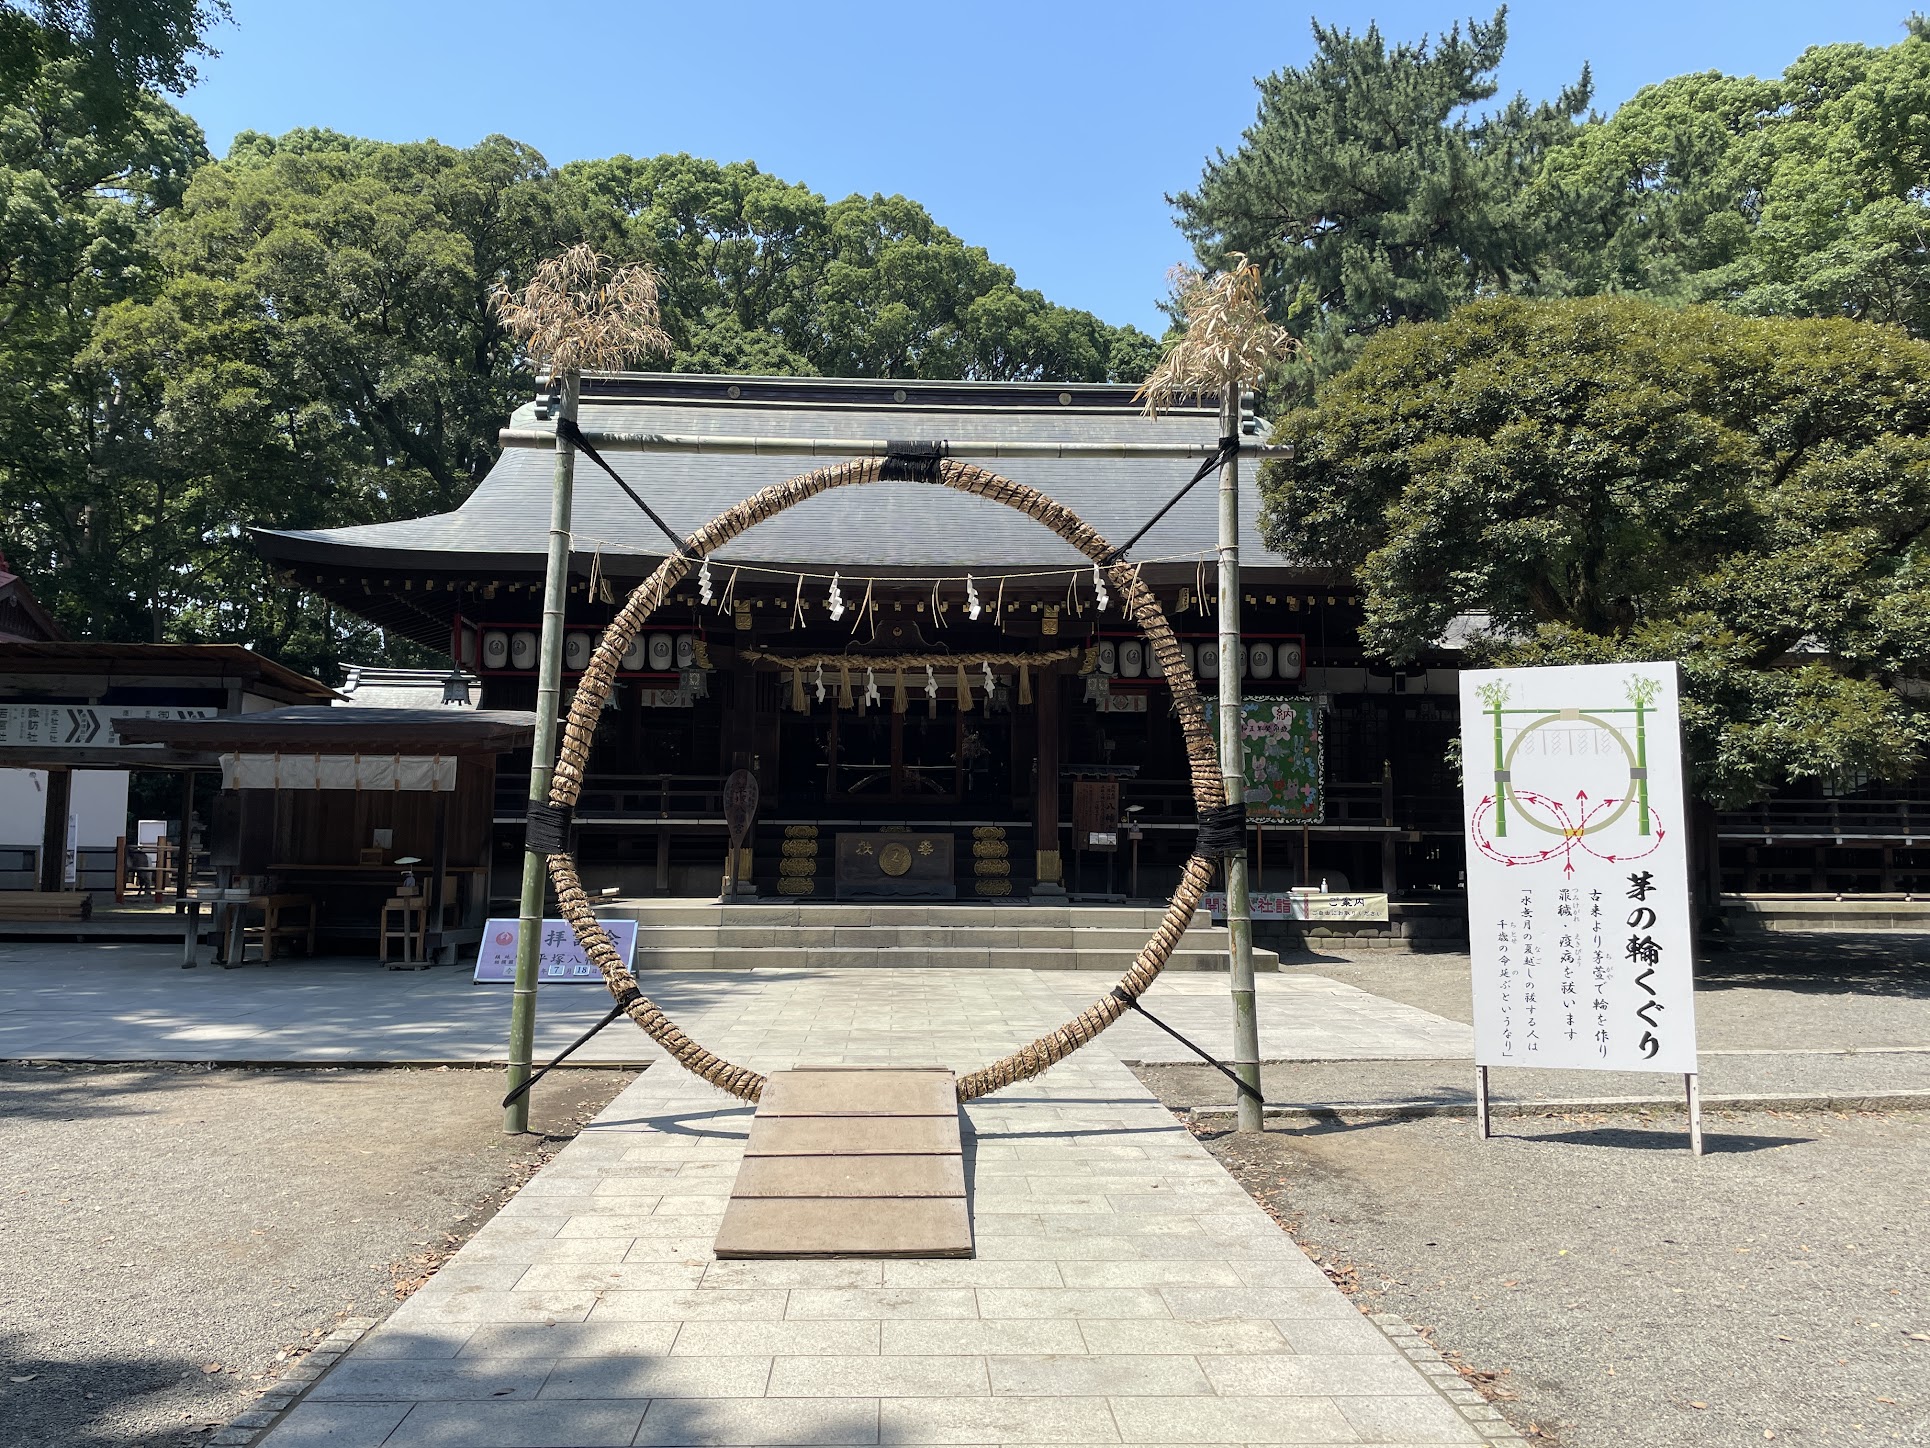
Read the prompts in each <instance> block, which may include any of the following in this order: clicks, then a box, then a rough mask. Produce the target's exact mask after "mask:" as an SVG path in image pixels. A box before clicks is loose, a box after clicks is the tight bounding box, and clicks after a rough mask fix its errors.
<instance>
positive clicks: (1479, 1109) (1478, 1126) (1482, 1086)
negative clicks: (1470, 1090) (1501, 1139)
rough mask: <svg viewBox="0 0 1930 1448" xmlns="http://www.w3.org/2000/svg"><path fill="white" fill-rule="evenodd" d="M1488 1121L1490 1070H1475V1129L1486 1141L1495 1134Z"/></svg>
mask: <svg viewBox="0 0 1930 1448" xmlns="http://www.w3.org/2000/svg"><path fill="white" fill-rule="evenodd" d="M1490 1128H1491V1122H1490V1121H1489V1119H1488V1068H1487V1067H1486V1066H1476V1067H1475V1068H1474V1129H1475V1130H1476V1131H1477V1132H1478V1133H1480V1136H1481V1139H1482V1140H1483V1141H1486V1140H1487V1139H1488V1137H1489V1136H1491V1135H1492V1134H1493V1133H1492V1131H1491V1129H1490Z"/></svg>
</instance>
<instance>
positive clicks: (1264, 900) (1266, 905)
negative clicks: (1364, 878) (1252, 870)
mask: <svg viewBox="0 0 1930 1448" xmlns="http://www.w3.org/2000/svg"><path fill="white" fill-rule="evenodd" d="M1247 905H1248V911H1249V913H1250V914H1251V916H1252V918H1253V919H1255V920H1356V921H1359V920H1385V919H1386V918H1387V897H1386V896H1385V895H1382V894H1365V895H1359V894H1356V895H1347V894H1340V893H1333V892H1329V891H1325V890H1255V891H1253V892H1252V893H1251V894H1250V895H1249V896H1247ZM1200 907H1201V908H1202V909H1203V910H1206V911H1208V912H1209V913H1210V914H1211V915H1212V916H1213V918H1214V919H1215V920H1224V919H1226V892H1225V891H1224V890H1208V891H1207V892H1206V893H1205V894H1204V895H1202V896H1200Z"/></svg>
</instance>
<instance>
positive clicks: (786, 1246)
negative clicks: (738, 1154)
mask: <svg viewBox="0 0 1930 1448" xmlns="http://www.w3.org/2000/svg"><path fill="white" fill-rule="evenodd" d="M715 1250H716V1253H717V1256H718V1257H720V1258H733V1257H761V1258H768V1257H969V1256H971V1255H972V1221H971V1211H970V1208H969V1206H968V1203H967V1200H966V1195H965V1156H964V1150H963V1147H962V1144H961V1142H960V1138H959V1132H958V1082H957V1078H956V1077H955V1076H954V1075H953V1073H952V1072H950V1071H948V1070H945V1069H943V1068H934V1069H930V1070H918V1069H910V1070H907V1069H901V1068H878V1067H850V1066H845V1067H825V1068H804V1069H799V1070H793V1071H775V1072H773V1073H772V1074H771V1077H770V1080H769V1082H768V1083H767V1084H766V1085H765V1087H764V1095H763V1098H762V1099H761V1100H760V1101H759V1102H758V1105H757V1116H756V1118H755V1119H754V1120H753V1121H752V1123H751V1133H750V1141H749V1143H748V1145H747V1146H746V1147H745V1150H744V1160H743V1164H742V1166H740V1167H739V1168H738V1173H737V1180H736V1183H735V1185H734V1186H733V1187H732V1190H731V1196H730V1203H729V1205H728V1207H726V1209H725V1212H724V1221H723V1225H722V1227H721V1228H720V1229H719V1230H718V1233H717V1243H716V1248H715Z"/></svg>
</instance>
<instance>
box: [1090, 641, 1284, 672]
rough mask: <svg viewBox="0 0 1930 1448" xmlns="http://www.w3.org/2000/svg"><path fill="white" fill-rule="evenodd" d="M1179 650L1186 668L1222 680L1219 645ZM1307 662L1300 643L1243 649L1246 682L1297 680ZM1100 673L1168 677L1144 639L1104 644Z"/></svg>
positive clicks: (1189, 645) (1242, 668)
mask: <svg viewBox="0 0 1930 1448" xmlns="http://www.w3.org/2000/svg"><path fill="white" fill-rule="evenodd" d="M1179 649H1180V652H1181V653H1182V654H1184V655H1185V656H1186V666H1187V667H1188V668H1190V669H1191V670H1192V671H1193V673H1194V675H1195V676H1196V677H1198V678H1202V679H1217V678H1218V677H1219V676H1220V646H1219V645H1218V644H1217V643H1203V644H1192V643H1186V642H1184V641H1182V642H1181V643H1180V646H1179ZM1305 661H1306V660H1305V653H1304V649H1303V647H1302V645H1301V644H1300V642H1299V641H1298V640H1292V639H1283V640H1277V641H1276V640H1272V639H1261V640H1257V641H1256V642H1254V643H1251V644H1244V643H1243V644H1241V645H1240V674H1241V677H1243V678H1250V679H1274V678H1279V679H1297V678H1299V677H1300V674H1301V672H1302V665H1303V664H1304V663H1305ZM1096 672H1098V673H1101V674H1104V675H1106V676H1107V677H1109V678H1115V677H1116V678H1121V679H1137V678H1140V677H1142V676H1143V677H1146V678H1153V679H1163V678H1165V677H1166V670H1165V669H1164V668H1163V667H1161V665H1160V662H1159V656H1158V655H1157V654H1156V653H1154V652H1153V649H1152V647H1151V645H1149V644H1147V643H1146V642H1145V641H1144V640H1142V639H1122V640H1119V641H1117V642H1115V641H1114V640H1111V639H1106V640H1103V641H1101V643H1100V644H1099V664H1098V669H1097V671H1096Z"/></svg>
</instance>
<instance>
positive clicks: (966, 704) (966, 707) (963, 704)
mask: <svg viewBox="0 0 1930 1448" xmlns="http://www.w3.org/2000/svg"><path fill="white" fill-rule="evenodd" d="M958 712H959V713H961V714H969V713H971V712H972V681H971V680H970V679H968V678H966V677H965V666H964V665H963V664H960V665H959V666H958Z"/></svg>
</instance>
